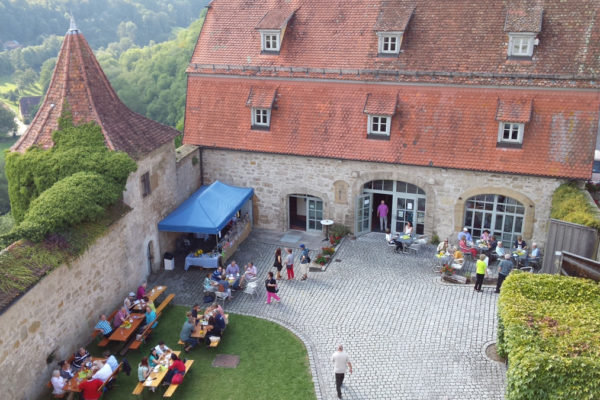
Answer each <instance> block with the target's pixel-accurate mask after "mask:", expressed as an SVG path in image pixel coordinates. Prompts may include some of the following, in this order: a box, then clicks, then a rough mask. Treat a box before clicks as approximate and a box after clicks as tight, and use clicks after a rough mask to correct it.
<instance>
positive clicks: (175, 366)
mask: <svg viewBox="0 0 600 400" xmlns="http://www.w3.org/2000/svg"><path fill="white" fill-rule="evenodd" d="M175 374H185V364H184V363H183V361H181V360H180V359H179V357H177V354H175V353H171V366H170V367H169V371H167V374H166V375H165V379H164V381H163V385H165V386H166V385H170V384H171V380H172V379H173V377H174V376H175Z"/></svg>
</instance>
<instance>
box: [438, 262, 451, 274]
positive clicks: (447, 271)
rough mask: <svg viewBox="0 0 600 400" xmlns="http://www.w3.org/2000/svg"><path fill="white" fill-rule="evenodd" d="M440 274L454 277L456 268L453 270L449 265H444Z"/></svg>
mask: <svg viewBox="0 0 600 400" xmlns="http://www.w3.org/2000/svg"><path fill="white" fill-rule="evenodd" d="M440 272H441V273H442V275H454V268H452V267H451V266H450V265H448V264H444V266H443V267H442V269H441V270H440Z"/></svg>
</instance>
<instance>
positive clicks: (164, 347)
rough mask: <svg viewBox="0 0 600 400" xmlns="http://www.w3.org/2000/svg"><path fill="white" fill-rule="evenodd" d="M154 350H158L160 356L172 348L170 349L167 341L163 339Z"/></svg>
mask: <svg viewBox="0 0 600 400" xmlns="http://www.w3.org/2000/svg"><path fill="white" fill-rule="evenodd" d="M154 350H156V354H158V356H159V357H160V356H161V355H162V353H166V352H167V351H169V350H171V349H169V348H168V347H167V345H166V344H165V342H163V341H162V340H161V341H160V342H158V344H157V345H156V347H155V348H154Z"/></svg>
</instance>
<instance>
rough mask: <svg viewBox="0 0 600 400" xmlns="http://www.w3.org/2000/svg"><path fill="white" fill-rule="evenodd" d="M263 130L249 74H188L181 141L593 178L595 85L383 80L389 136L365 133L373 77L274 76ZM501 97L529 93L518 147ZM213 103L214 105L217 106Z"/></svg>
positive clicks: (599, 102)
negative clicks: (503, 129)
mask: <svg viewBox="0 0 600 400" xmlns="http://www.w3.org/2000/svg"><path fill="white" fill-rule="evenodd" d="M277 84H278V89H277V109H274V110H273V111H272V113H271V127H270V130H269V131H263V130H260V131H259V130H252V129H251V128H250V125H251V124H250V122H251V121H250V120H251V116H250V110H249V109H248V108H247V107H246V101H245V99H246V96H247V93H248V92H249V91H250V88H251V87H253V86H254V85H256V80H252V79H243V78H240V79H235V80H233V79H226V78H219V77H199V76H191V77H190V78H189V81H188V96H187V107H186V125H185V137H184V143H188V144H195V145H201V146H205V147H209V148H211V147H214V148H224V149H233V150H240V151H256V152H266V153H282V154H295V155H300V156H317V157H327V158H338V159H348V160H362V161H375V162H385V163H394V164H409V165H422V166H436V167H446V168H458V169H468V170H482V171H489V172H505V173H516V174H528V175H540V176H549V177H569V178H582V179H586V178H589V177H590V175H591V167H592V161H593V149H594V145H595V141H596V130H597V127H598V108H599V107H600V99H599V96H598V93H596V92H592V91H571V92H565V91H561V90H543V91H540V90H533V89H520V90H515V89H497V88H475V87H472V88H469V87H443V86H438V87H434V86H415V85H402V86H400V85H380V86H377V87H376V89H377V90H376V91H377V93H378V94H380V95H385V94H387V96H388V98H394V96H396V95H397V96H398V104H399V107H398V108H399V112H398V113H397V114H396V115H395V116H394V117H393V118H392V127H391V135H390V140H389V141H387V140H373V139H368V138H367V115H365V114H364V113H363V109H364V104H365V98H366V97H367V94H369V93H372V92H374V87H373V85H372V84H369V83H362V84H359V83H347V82H307V81H278V82H277ZM498 98H501V99H502V100H503V101H504V102H506V103H507V104H519V102H520V101H521V100H522V99H531V101H532V104H533V112H532V117H531V120H530V121H529V123H528V124H527V125H526V127H525V133H524V139H523V146H522V148H520V149H508V148H497V147H496V141H497V135H498V121H496V119H495V117H496V114H497V111H498ZM216 110H218V111H219V112H215V111H216Z"/></svg>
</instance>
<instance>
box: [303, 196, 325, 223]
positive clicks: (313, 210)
mask: <svg viewBox="0 0 600 400" xmlns="http://www.w3.org/2000/svg"><path fill="white" fill-rule="evenodd" d="M306 207H307V210H306V211H307V212H306V215H308V218H307V219H306V229H307V230H309V231H321V230H322V227H321V220H322V219H323V201H321V200H320V199H317V198H314V197H313V198H310V197H309V198H308V201H307V202H306Z"/></svg>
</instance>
